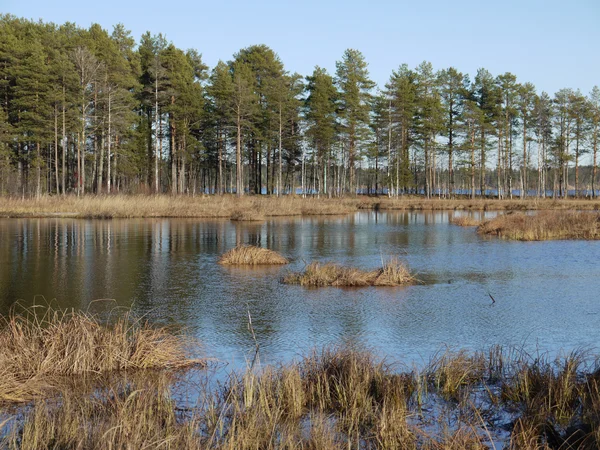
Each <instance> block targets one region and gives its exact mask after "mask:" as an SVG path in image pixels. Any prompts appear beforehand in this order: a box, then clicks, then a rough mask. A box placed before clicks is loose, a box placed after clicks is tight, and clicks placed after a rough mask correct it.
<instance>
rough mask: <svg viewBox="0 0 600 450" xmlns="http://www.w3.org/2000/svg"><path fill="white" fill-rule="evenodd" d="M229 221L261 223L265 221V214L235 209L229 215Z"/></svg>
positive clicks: (251, 210) (252, 210)
mask: <svg viewBox="0 0 600 450" xmlns="http://www.w3.org/2000/svg"><path fill="white" fill-rule="evenodd" d="M230 219H231V220H234V221H237V222H261V221H263V220H265V214H264V213H263V212H262V211H257V210H254V209H236V210H234V211H233V212H232V213H231V217H230Z"/></svg>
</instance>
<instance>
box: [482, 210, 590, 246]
mask: <svg viewBox="0 0 600 450" xmlns="http://www.w3.org/2000/svg"><path fill="white" fill-rule="evenodd" d="M477 231H478V232H479V233H480V234H483V235H492V236H498V237H501V238H503V239H512V240H519V241H545V240H552V239H588V240H591V239H600V214H598V213H594V212H583V211H544V212H539V213H537V214H533V215H526V214H503V215H500V216H498V217H496V218H494V219H492V220H489V221H487V222H484V223H483V224H481V225H480V226H479V228H478V229H477Z"/></svg>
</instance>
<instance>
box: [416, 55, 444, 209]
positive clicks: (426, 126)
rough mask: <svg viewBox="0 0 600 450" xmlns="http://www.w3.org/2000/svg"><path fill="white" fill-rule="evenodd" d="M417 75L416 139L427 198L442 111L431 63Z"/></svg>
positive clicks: (424, 63) (442, 123) (431, 179)
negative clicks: (421, 155) (421, 159)
mask: <svg viewBox="0 0 600 450" xmlns="http://www.w3.org/2000/svg"><path fill="white" fill-rule="evenodd" d="M416 75H417V85H416V89H417V111H416V117H417V121H418V122H417V123H418V125H417V128H416V134H417V139H418V141H419V143H420V145H421V148H422V149H423V161H424V171H425V174H424V191H425V195H426V196H427V197H428V198H429V197H430V196H431V192H432V184H434V183H433V177H434V170H435V163H434V161H435V154H436V136H437V135H438V134H439V133H440V132H441V131H442V129H443V125H444V122H443V110H442V103H441V97H440V94H439V92H438V89H437V80H436V76H435V74H434V73H433V67H432V66H431V63H429V62H426V61H424V62H423V63H421V64H420V65H419V67H418V68H417V70H416Z"/></svg>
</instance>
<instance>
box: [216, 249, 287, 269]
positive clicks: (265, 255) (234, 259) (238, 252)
mask: <svg viewBox="0 0 600 450" xmlns="http://www.w3.org/2000/svg"><path fill="white" fill-rule="evenodd" d="M287 263H289V261H288V260H287V258H285V257H283V256H281V255H280V254H279V253H277V252H276V251H274V250H269V249H267V248H262V247H256V246H254V245H242V246H239V247H235V248H232V249H231V250H229V251H228V252H226V253H224V254H223V255H221V257H220V258H219V264H224V265H252V266H254V265H263V264H264V265H268V264H287Z"/></svg>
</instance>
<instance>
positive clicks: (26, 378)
mask: <svg viewBox="0 0 600 450" xmlns="http://www.w3.org/2000/svg"><path fill="white" fill-rule="evenodd" d="M0 320H1V321H2V322H3V323H2V326H1V328H0V402H9V403H10V402H23V401H28V400H30V399H31V398H33V397H35V396H38V395H41V394H43V393H44V392H47V391H51V390H52V389H53V388H54V387H56V386H57V385H58V384H60V378H61V377H73V376H77V377H87V376H96V375H98V374H103V373H109V372H114V371H136V370H143V369H176V368H182V367H189V366H191V365H195V364H198V363H200V361H199V360H197V359H192V358H190V343H191V341H190V340H189V339H187V338H184V337H182V336H176V335H174V334H172V333H171V332H170V331H169V330H167V329H165V328H154V327H151V326H149V325H148V324H147V323H144V322H140V321H135V320H133V319H132V318H131V316H130V315H128V314H125V315H122V316H121V317H119V318H117V319H116V320H115V321H114V323H112V324H111V325H108V326H104V325H102V324H101V323H100V321H99V320H98V318H97V317H96V316H94V315H91V314H87V313H85V312H73V311H60V310H55V309H53V308H51V307H43V308H35V307H33V308H29V309H25V308H22V309H21V310H20V311H19V312H18V313H17V312H13V313H11V314H10V315H9V316H7V317H2V318H0Z"/></svg>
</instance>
